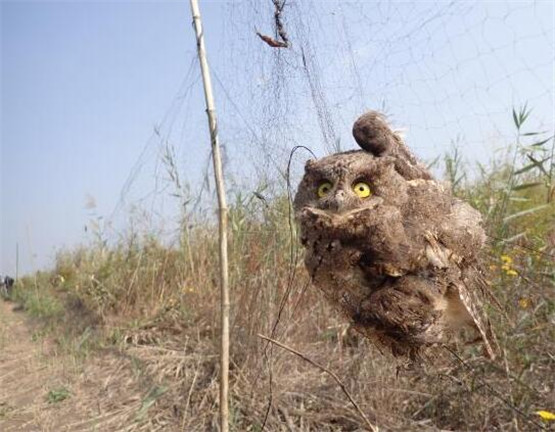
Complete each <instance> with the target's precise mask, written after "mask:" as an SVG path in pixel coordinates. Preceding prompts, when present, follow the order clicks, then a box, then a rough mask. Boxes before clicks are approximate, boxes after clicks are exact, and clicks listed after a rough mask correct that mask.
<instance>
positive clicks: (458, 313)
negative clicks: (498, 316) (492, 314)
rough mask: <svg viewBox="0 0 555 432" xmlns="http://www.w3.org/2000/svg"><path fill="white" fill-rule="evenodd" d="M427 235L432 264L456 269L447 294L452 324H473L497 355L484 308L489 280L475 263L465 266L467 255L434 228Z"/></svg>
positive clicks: (448, 312)
mask: <svg viewBox="0 0 555 432" xmlns="http://www.w3.org/2000/svg"><path fill="white" fill-rule="evenodd" d="M424 238H425V239H426V246H425V257H426V259H427V263H428V265H429V266H431V267H435V268H438V269H449V268H451V269H453V270H454V271H453V278H452V281H451V282H452V285H451V286H450V290H449V292H448V294H447V304H448V307H447V311H446V313H447V314H449V315H450V316H448V318H449V321H450V322H451V325H455V326H456V325H461V324H470V325H471V326H472V327H474V328H475V329H476V330H477V331H478V333H479V334H480V337H481V339H482V340H483V342H484V346H485V348H486V351H487V353H488V356H489V357H490V358H492V359H494V358H495V352H494V350H493V348H492V343H493V342H494V341H495V338H494V334H493V332H492V330H491V326H490V323H489V320H488V319H487V317H486V315H485V313H484V311H483V299H484V298H485V297H486V296H487V283H486V281H485V279H484V278H483V277H482V275H481V273H480V271H479V270H478V269H477V268H475V267H473V266H468V267H461V266H462V265H464V263H463V258H462V257H461V256H459V255H457V254H455V253H454V252H453V251H451V250H450V249H449V248H447V247H446V246H445V245H444V244H442V243H440V242H439V240H438V239H437V237H436V236H434V235H433V234H432V233H430V232H426V233H425V234H424Z"/></svg>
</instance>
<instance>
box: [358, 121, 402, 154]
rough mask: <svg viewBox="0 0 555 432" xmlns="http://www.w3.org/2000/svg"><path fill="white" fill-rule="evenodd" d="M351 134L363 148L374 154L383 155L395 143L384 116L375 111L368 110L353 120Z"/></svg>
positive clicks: (391, 148) (393, 135)
mask: <svg viewBox="0 0 555 432" xmlns="http://www.w3.org/2000/svg"><path fill="white" fill-rule="evenodd" d="M353 136H354V138H355V140H356V142H357V144H358V145H359V146H360V147H361V148H362V149H363V150H366V151H367V152H370V153H372V154H373V155H374V156H383V155H385V154H387V153H388V152H390V151H391V150H393V148H394V147H395V145H396V141H395V134H394V133H393V131H392V130H391V128H390V127H389V125H388V124H387V122H386V120H385V116H384V115H383V114H381V113H379V112H377V111H368V112H367V113H365V114H363V115H361V116H360V117H359V118H358V119H357V120H356V121H355V124H354V125H353Z"/></svg>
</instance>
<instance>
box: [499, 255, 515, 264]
mask: <svg viewBox="0 0 555 432" xmlns="http://www.w3.org/2000/svg"><path fill="white" fill-rule="evenodd" d="M501 261H503V262H504V263H505V264H507V265H511V264H512V263H513V259H512V258H511V257H510V256H509V255H501Z"/></svg>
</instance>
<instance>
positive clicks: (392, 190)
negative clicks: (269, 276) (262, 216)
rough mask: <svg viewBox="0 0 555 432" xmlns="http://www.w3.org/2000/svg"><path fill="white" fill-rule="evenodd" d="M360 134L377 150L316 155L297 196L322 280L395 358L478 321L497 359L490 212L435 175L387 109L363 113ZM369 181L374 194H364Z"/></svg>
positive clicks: (313, 273)
mask: <svg viewBox="0 0 555 432" xmlns="http://www.w3.org/2000/svg"><path fill="white" fill-rule="evenodd" d="M354 135H355V138H356V140H357V142H359V144H360V145H361V146H362V147H363V148H365V149H366V150H367V151H351V152H345V153H339V154H335V155H331V156H328V157H325V158H322V159H320V160H316V161H309V162H307V165H306V168H305V175H304V177H303V180H302V181H301V184H300V186H299V188H298V191H297V194H296V196H295V202H294V206H295V215H296V218H297V220H298V222H299V224H300V227H301V241H302V243H303V245H304V246H305V248H306V256H305V264H306V267H307V269H308V271H309V273H310V277H311V279H312V281H313V283H314V285H315V286H317V287H318V288H319V289H321V290H322V292H323V293H324V295H325V297H326V298H327V299H328V301H329V302H330V303H331V304H333V305H335V306H336V307H337V308H338V310H340V311H341V312H342V313H343V314H344V315H345V316H346V317H348V318H349V319H350V320H351V322H352V323H353V324H354V326H355V327H356V328H357V329H358V330H359V331H360V332H362V333H363V334H365V335H366V336H367V337H369V338H370V339H371V340H373V341H375V342H376V344H377V345H379V346H380V347H387V348H388V349H390V350H391V352H392V353H393V354H395V355H404V356H409V357H412V358H415V357H417V356H418V353H419V352H420V350H421V349H422V348H424V347H427V346H431V345H435V344H442V343H447V342H448V341H450V340H451V335H452V334H453V333H454V332H457V331H458V330H459V329H460V328H461V327H462V326H470V327H473V328H475V329H476V330H477V332H478V333H479V334H480V336H481V338H482V339H483V341H484V345H485V348H486V351H487V352H488V354H489V355H490V356H493V355H494V350H493V348H492V334H491V331H490V329H489V325H488V322H487V319H486V318H485V316H484V314H483V305H482V299H483V297H484V295H483V294H484V290H485V289H487V286H486V285H485V284H484V283H483V278H482V276H481V274H480V271H479V267H480V257H479V252H480V250H481V249H482V247H483V245H484V242H485V234H484V231H483V229H482V227H481V218H480V214H479V213H478V212H477V211H476V210H474V209H473V208H472V207H470V206H469V205H468V204H466V203H464V202H462V201H460V200H458V199H456V198H454V197H453V196H452V195H451V193H450V190H449V189H447V188H445V187H444V185H443V184H442V183H440V182H438V181H435V180H433V179H432V176H431V175H430V173H429V172H428V171H427V170H426V169H425V167H424V166H423V165H421V164H420V163H419V162H418V161H417V160H416V158H415V157H414V156H413V155H412V154H411V153H410V151H409V149H408V148H407V147H406V146H405V145H404V143H403V142H402V139H401V138H400V136H399V135H397V134H395V133H394V132H392V131H391V129H390V128H389V126H388V125H387V123H386V122H385V118H384V117H383V116H381V115H379V114H376V113H370V114H368V115H366V116H363V117H362V118H361V119H359V121H357V123H355V127H354ZM360 182H363V183H364V184H365V185H367V186H368V188H369V189H370V191H371V193H369V194H366V195H364V196H363V197H361V196H359V195H357V193H356V190H355V188H354V185H356V184H360ZM322 184H325V188H324V192H325V193H321V191H320V189H321V188H320V186H321V185H322ZM319 188H320V189H319Z"/></svg>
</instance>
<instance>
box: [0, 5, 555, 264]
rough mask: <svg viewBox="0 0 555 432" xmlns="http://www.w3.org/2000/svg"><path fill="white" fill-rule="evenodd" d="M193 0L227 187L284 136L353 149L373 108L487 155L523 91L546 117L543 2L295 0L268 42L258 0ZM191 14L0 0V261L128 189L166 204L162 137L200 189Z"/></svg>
mask: <svg viewBox="0 0 555 432" xmlns="http://www.w3.org/2000/svg"><path fill="white" fill-rule="evenodd" d="M200 4H201V9H202V12H203V18H204V20H205V23H204V25H205V28H206V33H207V46H208V50H209V58H210V62H211V65H212V67H213V69H214V73H215V78H214V83H215V91H216V98H217V104H218V114H219V116H220V119H221V135H222V136H221V139H222V143H223V144H224V147H225V153H226V157H227V170H228V172H229V173H230V174H231V175H232V183H233V184H232V185H231V187H233V185H237V186H235V187H239V185H243V184H249V185H252V184H253V182H255V181H256V180H257V179H260V178H263V177H264V175H266V172H268V171H271V170H275V169H276V168H281V169H283V168H284V166H285V162H284V161H285V157H286V155H287V153H288V150H289V149H290V148H291V147H292V146H294V145H296V144H304V145H309V146H311V147H312V148H314V150H315V151H316V152H317V154H324V153H325V152H327V151H329V150H331V149H330V143H329V142H328V143H327V144H326V139H328V140H330V139H331V141H335V140H339V141H340V143H341V147H342V148H350V147H351V146H352V140H351V138H350V136H349V129H350V125H351V124H352V121H353V120H354V118H356V116H357V115H358V114H360V113H361V112H362V111H364V110H365V109H368V108H380V109H384V110H385V111H386V112H387V113H388V114H389V115H390V118H391V119H392V121H393V122H394V124H395V125H396V126H399V127H402V128H405V129H406V131H407V132H406V134H407V139H408V142H409V144H410V145H411V146H412V147H413V148H414V149H415V151H416V152H417V153H418V154H419V156H421V157H422V158H424V159H432V158H433V157H435V156H436V155H437V154H441V153H442V152H443V151H445V150H446V149H447V148H448V147H449V146H450V145H451V143H452V142H453V141H457V142H459V144H460V145H461V146H462V147H463V150H464V154H465V156H466V157H467V158H468V159H469V160H481V161H487V159H488V158H489V157H490V156H491V153H492V151H493V150H494V149H496V148H502V147H504V146H506V145H507V144H508V143H510V141H511V140H512V137H513V130H512V128H511V123H510V110H511V108H512V106H519V105H521V104H523V103H525V102H528V103H529V104H530V106H532V107H533V109H534V112H533V116H532V119H531V120H530V121H531V124H530V127H531V128H540V129H545V130H548V131H552V130H553V122H554V108H553V101H554V89H553V82H554V80H553V78H554V68H553V60H554V37H555V36H554V35H555V33H554V27H555V24H554V21H555V17H554V5H553V3H552V2H549V1H536V2H531V1H527V2H514V1H510V2H503V1H496V2H457V3H456V4H452V3H447V2H417V3H416V2H333V1H330V2H311V1H308V0H307V1H306V2H303V3H302V4H299V2H291V4H292V6H290V7H289V8H286V10H285V13H284V15H285V17H286V26H287V30H288V33H289V35H290V38H291V40H292V41H293V48H292V49H291V50H288V51H287V52H285V51H283V52H279V53H278V52H276V50H272V49H270V48H269V47H267V46H265V45H264V44H262V42H261V41H260V40H259V39H258V38H257V37H256V36H255V34H254V30H255V29H258V30H260V31H262V32H264V33H268V34H271V33H272V11H271V2H270V1H267V2H264V1H236V2H207V1H202V0H201V1H200ZM190 23H191V18H190V11H189V5H188V3H187V2H97V3H96V2H2V3H1V109H2V111H1V153H0V181H1V183H0V191H1V219H0V225H1V226H0V228H1V231H0V234H1V257H0V273H11V274H13V273H14V271H15V268H14V267H15V248H16V244H19V249H20V270H21V272H29V271H32V270H36V269H39V268H42V267H45V266H49V265H51V263H52V259H53V256H54V254H55V251H56V250H59V249H61V248H65V247H73V246H75V245H77V244H80V243H83V242H86V241H88V240H89V239H90V236H91V230H90V229H89V231H88V232H87V233H86V232H85V230H84V227H85V226H86V225H89V227H90V221H91V220H94V219H95V218H97V217H99V216H101V217H103V218H104V219H108V218H111V217H113V216H114V214H116V216H118V217H119V219H121V220H122V221H124V220H126V217H125V213H126V212H127V211H128V210H129V206H132V205H135V204H138V203H141V204H144V203H146V206H143V211H144V212H146V213H147V214H148V215H149V216H148V217H147V219H149V218H150V217H151V216H152V215H156V218H153V219H156V220H157V221H160V220H163V219H164V218H165V216H167V215H170V216H169V218H170V219H171V217H172V216H171V215H175V202H173V203H172V201H171V200H172V198H167V199H166V198H161V197H162V196H164V197H167V196H169V194H170V193H171V192H172V187H173V186H172V185H171V184H169V183H168V179H167V177H168V176H167V175H166V174H165V170H166V168H165V167H164V165H163V164H162V163H161V162H160V160H161V156H160V152H161V149H164V148H166V147H167V146H169V147H170V148H173V149H174V150H175V152H176V160H177V162H178V169H179V173H180V177H181V179H182V181H183V182H184V183H188V184H190V185H191V189H192V190H193V191H194V190H197V189H198V188H200V187H201V185H202V180H203V178H202V175H203V173H204V171H205V168H206V167H207V166H209V165H208V164H207V161H208V157H209V153H208V138H207V131H206V118H205V114H204V105H203V104H204V101H203V99H202V89H201V82H200V80H199V76H198V65H197V64H196V63H195V55H196V51H195V49H196V48H195V45H194V37H193V33H192V27H191V25H190ZM303 52H304V55H305V58H307V59H308V62H307V68H306V69H304V67H303V64H302V55H303ZM307 71H308V72H307ZM318 115H319V117H318ZM319 120H320V121H319ZM322 121H323V123H322ZM322 125H324V126H323V128H324V130H325V131H326V133H325V134H323V133H322ZM155 128H156V130H158V131H159V133H153V131H154V129H155ZM326 137H327V138H326ZM330 137H332V138H330ZM332 144H333V143H332ZM301 162H302V160H301V161H299V164H300V163H301ZM265 170H266V171H265ZM261 172H263V173H265V174H264V175H262V176H261V174H260V173H261ZM268 177H271V175H270V174H268ZM126 181H127V183H126ZM170 183H171V182H170ZM122 202H125V206H123V205H122ZM120 227H123V222H122V223H121V224H120Z"/></svg>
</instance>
